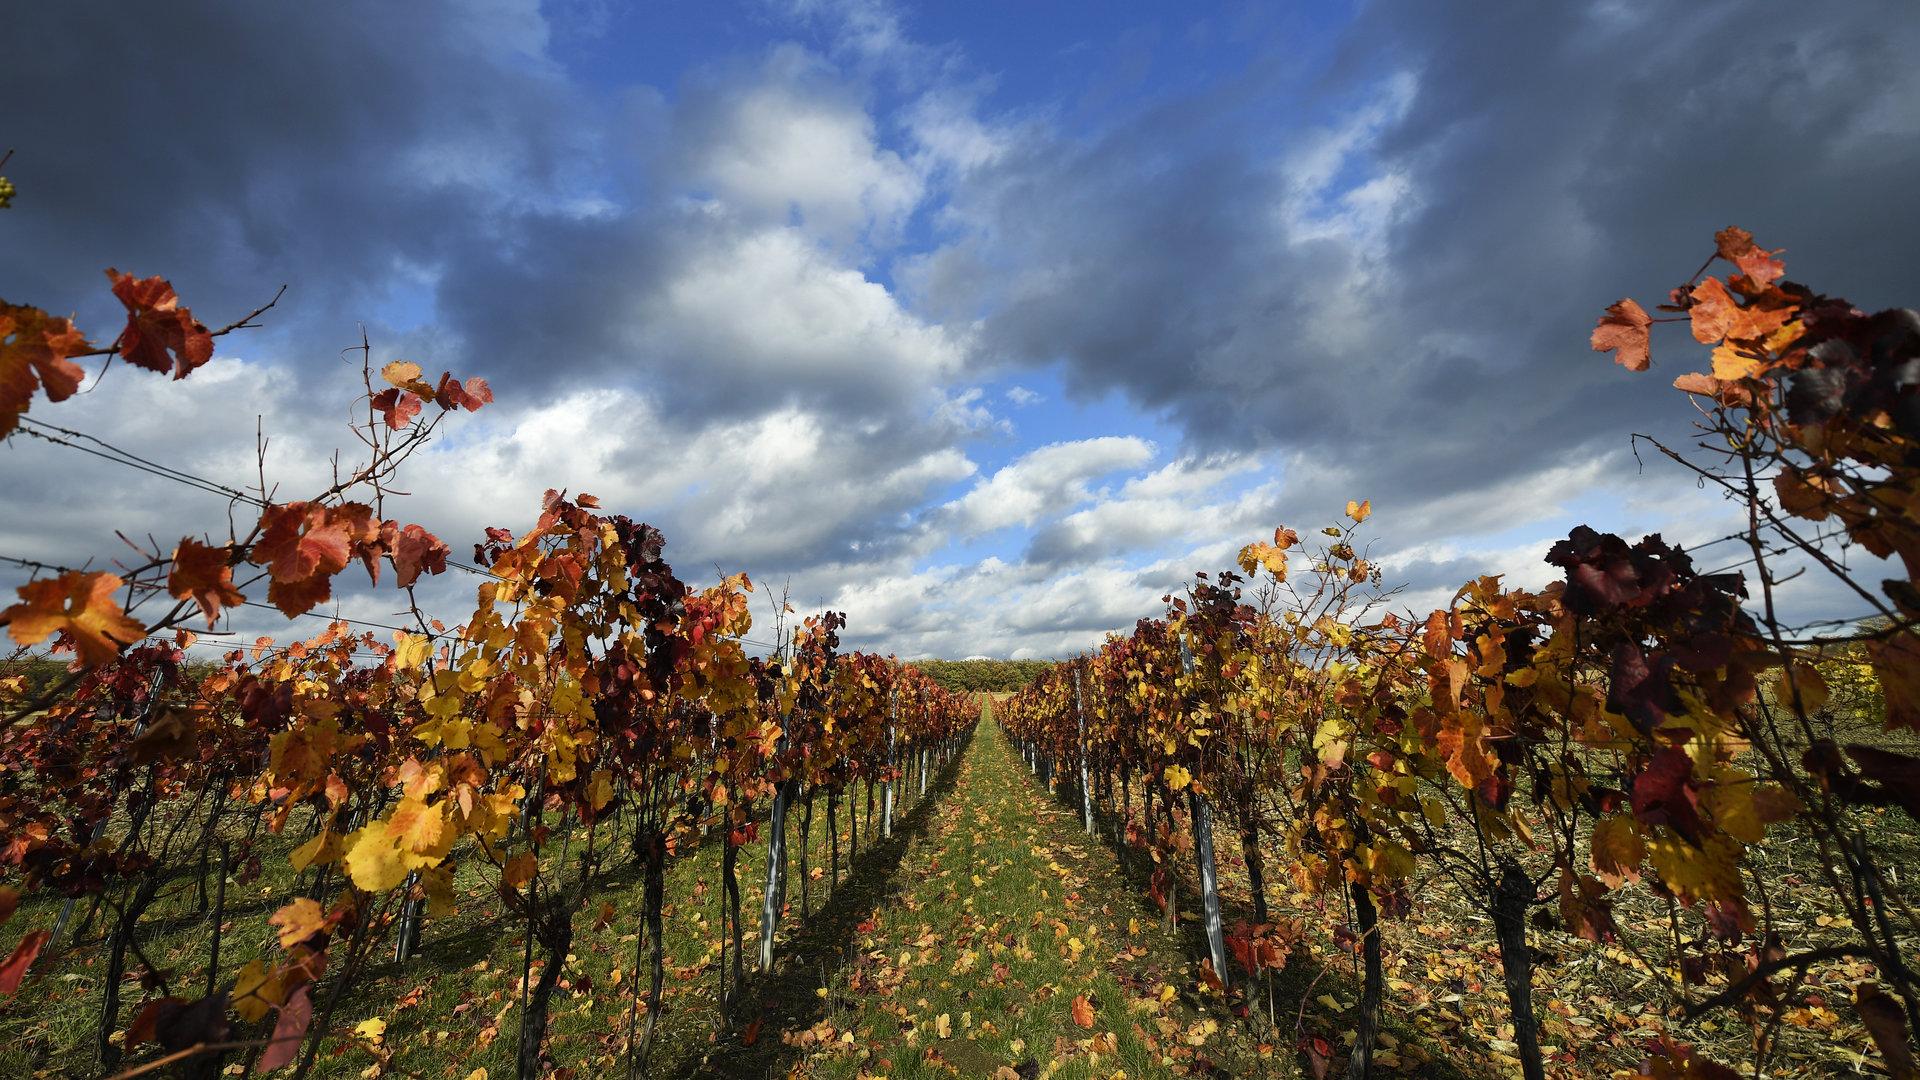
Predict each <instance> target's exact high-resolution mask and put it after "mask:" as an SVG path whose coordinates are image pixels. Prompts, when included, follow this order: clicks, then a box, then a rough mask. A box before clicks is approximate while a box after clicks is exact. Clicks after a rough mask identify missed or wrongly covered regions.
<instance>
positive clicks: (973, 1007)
mask: <svg viewBox="0 0 1920 1080" xmlns="http://www.w3.org/2000/svg"><path fill="white" fill-rule="evenodd" d="M920 811H921V812H922V813H923V814H925V815H926V816H925V818H924V819H923V820H920V821H918V822H915V823H913V827H912V829H911V830H910V831H909V832H907V833H903V834H902V835H901V836H899V837H897V838H896V842H899V841H905V849H904V851H902V852H901V853H900V854H899V859H900V861H899V865H898V867H897V869H896V870H895V872H894V873H893V875H892V877H891V882H890V888H889V892H888V895H886V896H884V897H883V898H880V899H879V902H878V903H876V904H875V905H874V906H872V907H871V909H870V910H865V911H863V912H861V913H860V917H859V919H858V921H857V922H855V923H854V925H853V926H852V927H851V931H852V932H851V934H850V935H849V936H846V937H845V940H844V944H843V945H842V947H841V951H840V953H839V955H838V956H833V957H823V956H822V955H821V954H820V953H818V952H814V951H812V950H810V949H809V948H808V946H809V945H813V946H816V947H817V946H820V945H822V944H825V942H818V941H816V942H804V941H797V942H796V943H795V944H796V946H797V948H798V955H800V956H803V957H808V958H809V959H810V960H811V961H812V962H813V964H815V965H817V967H816V968H804V967H803V965H800V964H796V965H795V970H794V977H792V978H790V979H789V980H788V981H789V982H790V983H796V984H798V983H804V984H805V988H806V995H805V996H807V997H810V998H811V999H812V1004H811V1006H810V1007H808V1008H801V1009H795V1008H793V1007H792V1005H793V1002H794V995H792V994H788V995H782V996H781V997H778V998H775V999H773V1000H770V1001H769V1002H768V1004H769V1005H770V1006H771V1007H772V1009H773V1010H774V1011H773V1013H771V1014H770V1015H768V1016H766V1018H765V1019H764V1020H763V1021H762V1025H763V1028H762V1030H761V1031H760V1032H759V1034H758V1038H757V1039H756V1042H755V1044H754V1045H755V1047H756V1048H760V1052H759V1054H758V1055H756V1058H757V1060H754V1061H752V1062H751V1063H750V1064H749V1063H748V1062H745V1061H741V1060H722V1059H715V1060H714V1061H712V1062H711V1063H710V1064H711V1065H712V1066H714V1067H715V1069H716V1072H715V1075H733V1076H747V1075H751V1076H763V1075H768V1074H769V1073H771V1074H773V1075H780V1074H784V1073H787V1072H789V1071H797V1072H798V1073H800V1074H801V1075H809V1076H819V1077H866V1076H886V1077H899V1078H912V1077H951V1076H962V1077H998V1078H1000V1080H1031V1078H1033V1077H1062V1078H1072V1077H1101V1078H1111V1077H1114V1076H1116V1075H1124V1076H1126V1077H1151V1076H1228V1075H1231V1076H1246V1075H1260V1074H1272V1075H1292V1074H1293V1072H1294V1068H1293V1064H1292V1061H1291V1057H1292V1055H1291V1053H1290V1052H1281V1053H1280V1054H1277V1055H1272V1056H1268V1055H1266V1054H1263V1053H1262V1048H1260V1047H1258V1046H1256V1045H1255V1044H1254V1043H1253V1041H1252V1039H1251V1037H1250V1036H1249V1035H1248V1034H1247V1030H1246V1027H1245V1024H1244V1022H1243V1021H1240V1020H1238V1019H1236V1018H1234V1017H1232V1016H1231V1015H1229V1014H1228V1013H1227V1012H1226V1010H1225V1006H1224V1003H1223V1002H1222V1001H1221V999H1220V998H1219V997H1218V996H1217V995H1214V994H1211V993H1209V992H1207V991H1204V990H1202V989H1200V986H1199V982H1198V974H1197V965H1196V964H1195V963H1194V960H1193V958H1192V957H1190V956H1189V955H1188V954H1187V952H1186V946H1185V942H1184V938H1183V937H1182V936H1181V935H1178V934H1168V933H1166V932H1164V931H1163V930H1162V929H1161V926H1160V923H1159V921H1158V918H1157V915H1156V913H1155V912H1154V911H1153V910H1152V909H1151V908H1150V907H1149V906H1148V905H1147V903H1146V901H1145V899H1144V897H1142V896H1141V895H1140V893H1139V890H1137V889H1135V888H1133V887H1132V886H1131V885H1130V884H1129V883H1128V882H1127V881H1126V880H1125V879H1124V877H1123V875H1122V874H1121V872H1120V871H1119V868H1118V867H1117V866H1116V865H1115V863H1114V860H1113V856H1112V853H1111V852H1110V851H1108V850H1106V849H1105V848H1104V847H1102V846H1101V845H1100V844H1099V842H1098V841H1095V840H1093V839H1092V838H1089V837H1087V836H1086V835H1085V833H1084V832H1083V831H1082V829H1081V828H1080V822H1079V820H1078V819H1077V818H1076V817H1074V816H1073V815H1072V814H1071V813H1070V812H1068V811H1067V810H1065V809H1063V808H1061V807H1060V806H1059V805H1058V804H1057V803H1055V802H1054V801H1053V800H1052V799H1050V798H1048V797H1047V795H1046V793H1045V792H1044V791H1043V789H1042V788H1041V787H1040V785H1039V784H1037V783H1036V782H1035V781H1034V780H1033V778H1032V777H1031V775H1030V774H1029V773H1028V772H1027V770H1026V767H1025V765H1024V764H1023V763H1022V761H1021V760H1020V758H1019V757H1018V755H1017V754H1016V753H1015V752H1014V750H1013V749H1012V748H1011V747H1010V746H1009V745H1008V744H1007V742H1006V740H1005V739H1004V737H1003V736H1002V735H1001V734H1000V732H999V730H998V728H997V727H996V726H995V725H994V724H993V723H992V721H991V719H990V718H989V719H987V720H984V721H983V722H982V723H981V725H980V728H979V730H978V733H977V734H976V735H975V736H974V738H973V742H972V744H971V745H970V746H969V748H968V750H967V752H966V754H965V755H964V757H963V758H962V760H961V761H960V762H959V768H958V773H957V776H955V777H953V778H952V780H951V789H950V790H948V791H946V792H944V793H943V794H942V796H941V797H940V798H939V799H937V800H928V801H927V802H926V803H924V804H922V806H921V807H920ZM822 961H825V962H824V963H823V962H822ZM789 989H790V990H791V989H798V987H797V986H794V987H790V988H789Z"/></svg>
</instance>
